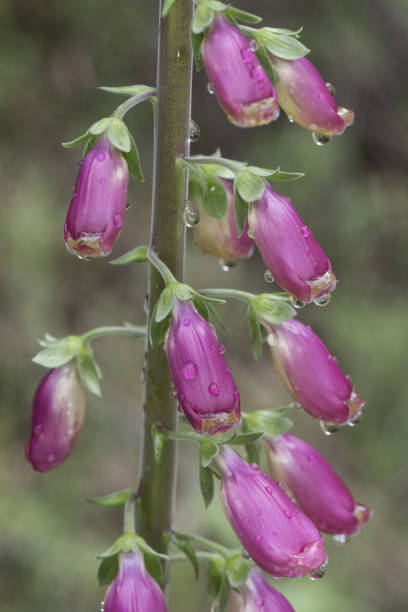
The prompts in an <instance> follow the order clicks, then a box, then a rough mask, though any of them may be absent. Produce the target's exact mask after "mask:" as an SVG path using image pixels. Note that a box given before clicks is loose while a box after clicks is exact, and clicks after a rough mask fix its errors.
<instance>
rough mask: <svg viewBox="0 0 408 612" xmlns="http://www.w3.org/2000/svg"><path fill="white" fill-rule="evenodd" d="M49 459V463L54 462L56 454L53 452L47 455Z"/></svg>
mask: <svg viewBox="0 0 408 612" xmlns="http://www.w3.org/2000/svg"><path fill="white" fill-rule="evenodd" d="M47 461H48V463H53V462H54V461H55V455H53V454H52V453H50V454H49V455H47Z"/></svg>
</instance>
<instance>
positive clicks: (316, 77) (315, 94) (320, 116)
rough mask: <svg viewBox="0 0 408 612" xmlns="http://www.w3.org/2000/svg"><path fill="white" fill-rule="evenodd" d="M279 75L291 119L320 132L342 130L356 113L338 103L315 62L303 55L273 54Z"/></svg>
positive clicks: (280, 95)
mask: <svg viewBox="0 0 408 612" xmlns="http://www.w3.org/2000/svg"><path fill="white" fill-rule="evenodd" d="M270 59H271V62H272V65H273V68H274V69H275V71H276V73H277V76H278V79H277V84H276V89H277V92H278V99H279V104H280V106H281V107H282V108H283V110H284V111H285V113H286V114H287V116H288V117H289V119H290V120H291V121H295V122H296V123H298V124H299V125H301V126H302V127H304V128H306V129H307V130H310V131H312V132H316V133H318V134H326V135H331V134H342V133H343V132H344V130H345V128H346V127H347V126H348V125H351V124H352V123H353V120H354V113H353V111H351V110H348V109H347V108H342V107H338V106H337V104H336V102H335V99H334V97H333V94H332V93H331V91H330V90H329V87H328V85H327V84H326V83H325V82H324V80H323V79H322V77H321V76H320V74H319V73H318V71H317V70H316V68H315V67H314V66H313V64H312V63H311V62H310V61H309V60H308V59H306V58H305V57H302V58H301V59H296V60H284V59H281V58H279V57H275V56H273V55H271V56H270Z"/></svg>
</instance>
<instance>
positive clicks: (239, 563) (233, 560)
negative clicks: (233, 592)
mask: <svg viewBox="0 0 408 612" xmlns="http://www.w3.org/2000/svg"><path fill="white" fill-rule="evenodd" d="M249 569H250V567H249V564H248V563H247V562H246V561H244V559H243V558H242V555H241V554H239V553H235V554H233V555H230V556H229V557H228V559H227V563H226V565H225V572H226V574H227V578H228V582H229V583H230V585H231V586H232V587H233V588H234V589H236V588H237V587H239V585H240V584H242V583H243V582H245V580H246V579H247V578H248V574H249Z"/></svg>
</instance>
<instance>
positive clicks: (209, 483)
mask: <svg viewBox="0 0 408 612" xmlns="http://www.w3.org/2000/svg"><path fill="white" fill-rule="evenodd" d="M199 478H200V490H201V495H202V496H203V500H204V506H205V507H206V508H208V506H209V505H210V504H211V502H212V499H213V497H214V472H213V471H212V470H211V469H210V468H209V467H203V465H202V464H201V463H200V466H199Z"/></svg>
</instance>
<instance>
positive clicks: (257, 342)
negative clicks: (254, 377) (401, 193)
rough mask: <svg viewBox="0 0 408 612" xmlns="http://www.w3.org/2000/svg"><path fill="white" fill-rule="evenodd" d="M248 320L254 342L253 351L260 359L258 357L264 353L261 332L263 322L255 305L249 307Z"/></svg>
mask: <svg viewBox="0 0 408 612" xmlns="http://www.w3.org/2000/svg"><path fill="white" fill-rule="evenodd" d="M248 320H249V332H250V336H251V344H252V353H253V355H254V357H255V359H256V360H257V361H258V359H259V358H260V357H261V355H262V345H263V338H262V332H261V324H260V321H259V318H258V315H257V313H256V311H255V310H254V308H253V307H251V308H249V309H248Z"/></svg>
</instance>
